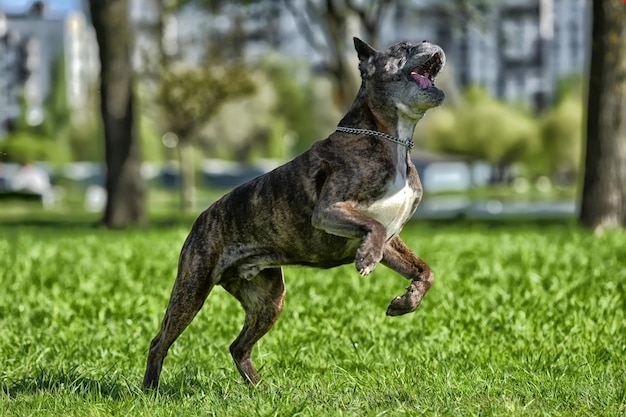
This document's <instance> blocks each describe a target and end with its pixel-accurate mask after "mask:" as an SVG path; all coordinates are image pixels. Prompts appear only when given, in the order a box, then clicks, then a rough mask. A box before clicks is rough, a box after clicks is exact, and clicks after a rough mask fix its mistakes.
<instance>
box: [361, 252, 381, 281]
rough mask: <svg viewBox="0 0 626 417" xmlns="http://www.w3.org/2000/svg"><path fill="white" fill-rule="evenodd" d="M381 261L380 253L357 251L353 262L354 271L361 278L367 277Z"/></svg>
mask: <svg viewBox="0 0 626 417" xmlns="http://www.w3.org/2000/svg"><path fill="white" fill-rule="evenodd" d="M381 259H383V254H382V251H381V253H375V251H365V250H358V251H357V253H356V261H355V266H356V270H357V271H359V274H361V275H362V276H366V275H369V273H370V272H372V271H373V270H374V269H375V268H376V265H378V263H379V262H380V261H381Z"/></svg>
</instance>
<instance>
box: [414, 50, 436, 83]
mask: <svg viewBox="0 0 626 417" xmlns="http://www.w3.org/2000/svg"><path fill="white" fill-rule="evenodd" d="M441 67H442V62H441V55H440V54H439V52H436V53H435V54H433V56H431V57H430V58H429V59H428V61H426V62H424V63H423V64H421V65H418V66H417V67H415V68H413V71H411V78H413V79H414V80H415V82H417V84H419V86H420V88H422V89H426V88H430V87H432V86H433V85H434V83H435V77H436V76H437V74H438V73H439V71H440V70H441Z"/></svg>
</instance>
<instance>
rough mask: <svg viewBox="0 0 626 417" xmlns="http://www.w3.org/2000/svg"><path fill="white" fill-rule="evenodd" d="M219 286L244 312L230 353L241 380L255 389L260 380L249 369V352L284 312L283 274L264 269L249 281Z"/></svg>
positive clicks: (275, 269)
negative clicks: (239, 330)
mask: <svg viewBox="0 0 626 417" xmlns="http://www.w3.org/2000/svg"><path fill="white" fill-rule="evenodd" d="M222 285H223V286H224V288H225V289H226V291H228V292H229V293H231V294H232V295H233V296H234V297H235V298H237V299H238V300H239V302H240V303H241V305H242V306H243V308H244V310H245V312H246V316H245V322H244V325H243V329H241V333H239V336H237V338H236V339H235V341H234V342H233V343H232V344H231V345H230V353H231V355H232V357H233V359H234V361H235V365H237V369H238V370H239V373H240V374H241V376H242V377H243V379H244V380H245V381H246V382H247V383H248V384H250V385H253V386H255V385H258V384H259V383H260V382H261V378H260V377H259V374H258V373H257V371H256V370H255V369H254V366H253V365H252V360H251V355H252V349H253V348H254V345H255V344H256V342H258V341H259V339H261V337H263V335H265V334H266V333H267V332H268V331H269V330H270V329H271V328H272V326H273V325H274V323H276V320H278V316H279V315H280V312H281V311H282V309H283V301H284V298H285V282H284V280H283V271H282V269H281V268H268V269H263V270H261V272H259V274H258V275H257V276H256V277H254V278H253V279H251V280H244V279H233V280H230V281H227V282H225V283H223V284H222Z"/></svg>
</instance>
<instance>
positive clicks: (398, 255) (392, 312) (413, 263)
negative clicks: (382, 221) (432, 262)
mask: <svg viewBox="0 0 626 417" xmlns="http://www.w3.org/2000/svg"><path fill="white" fill-rule="evenodd" d="M382 263H383V265H385V266H387V267H389V268H391V269H393V270H394V271H396V272H398V273H400V274H401V275H402V276H404V277H405V278H408V279H410V280H411V284H410V285H409V287H408V288H407V289H406V293H405V294H404V295H402V296H400V297H396V298H395V299H394V300H393V301H392V302H391V304H390V305H389V308H388V309H387V315H388V316H399V315H402V314H406V313H410V312H412V311H415V310H416V309H417V307H418V306H419V305H420V303H421V302H422V299H423V298H424V295H426V292H427V291H428V290H429V289H430V287H431V285H432V283H433V279H434V274H433V271H432V269H430V267H429V266H428V265H427V264H426V262H424V261H423V260H422V259H421V258H419V257H418V256H417V255H415V254H414V253H413V252H411V250H410V249H409V248H408V246H406V244H405V243H404V242H403V241H402V239H400V237H398V236H395V237H393V238H392V239H390V240H389V242H387V243H386V244H385V250H384V252H383V260H382Z"/></svg>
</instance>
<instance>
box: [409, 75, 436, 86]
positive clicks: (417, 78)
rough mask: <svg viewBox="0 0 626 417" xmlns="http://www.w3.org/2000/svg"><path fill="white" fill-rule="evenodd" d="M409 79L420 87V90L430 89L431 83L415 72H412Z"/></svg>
mask: <svg viewBox="0 0 626 417" xmlns="http://www.w3.org/2000/svg"><path fill="white" fill-rule="evenodd" d="M411 77H413V79H414V80H415V81H417V83H418V84H419V85H420V87H421V88H422V89H425V88H429V87H432V85H433V83H432V82H431V81H430V80H429V79H428V78H427V77H424V76H423V75H419V74H418V73H417V72H412V73H411Z"/></svg>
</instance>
